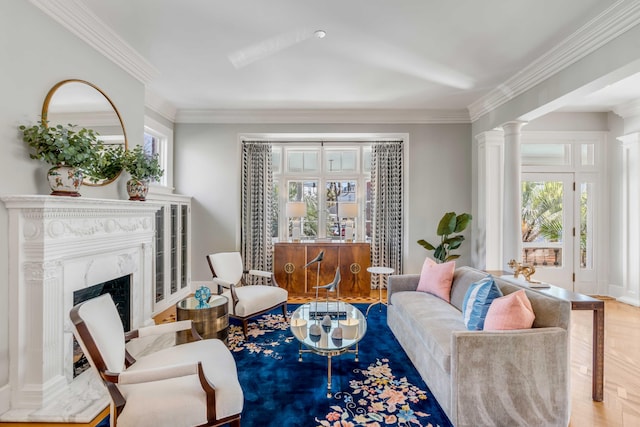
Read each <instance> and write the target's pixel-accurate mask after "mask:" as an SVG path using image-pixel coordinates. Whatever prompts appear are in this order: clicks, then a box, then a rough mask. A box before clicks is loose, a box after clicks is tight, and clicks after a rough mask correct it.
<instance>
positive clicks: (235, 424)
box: [229, 418, 240, 427]
mask: <svg viewBox="0 0 640 427" xmlns="http://www.w3.org/2000/svg"><path fill="white" fill-rule="evenodd" d="M229 425H230V426H231V427H240V418H236V419H235V420H233V421H231V422H230V423H229Z"/></svg>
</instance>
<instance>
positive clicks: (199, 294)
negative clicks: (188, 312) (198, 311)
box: [195, 286, 211, 308]
mask: <svg viewBox="0 0 640 427" xmlns="http://www.w3.org/2000/svg"><path fill="white" fill-rule="evenodd" d="M195 297H196V300H198V306H197V307H196V308H209V304H207V301H209V298H210V297H211V289H209V288H207V287H206V286H200V287H199V288H198V289H197V290H196V294H195Z"/></svg>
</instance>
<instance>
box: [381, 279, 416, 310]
mask: <svg viewBox="0 0 640 427" xmlns="http://www.w3.org/2000/svg"><path fill="white" fill-rule="evenodd" d="M419 281H420V275H419V274H392V275H390V276H389V279H388V280H387V302H388V303H389V304H391V295H392V294H394V293H395V292H407V291H415V290H416V289H418V282H419Z"/></svg>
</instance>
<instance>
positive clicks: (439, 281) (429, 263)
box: [417, 257, 456, 302]
mask: <svg viewBox="0 0 640 427" xmlns="http://www.w3.org/2000/svg"><path fill="white" fill-rule="evenodd" d="M455 269H456V263H455V261H450V262H445V263H443V264H437V263H436V262H435V261H433V260H432V259H431V258H428V257H427V258H426V259H425V260H424V264H422V272H421V273H420V281H419V282H418V289H417V290H418V291H420V292H428V293H430V294H433V295H435V296H437V297H439V298H441V299H443V300H445V301H446V302H449V300H450V298H451V283H452V281H453V273H454V271H455Z"/></svg>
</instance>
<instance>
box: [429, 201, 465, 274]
mask: <svg viewBox="0 0 640 427" xmlns="http://www.w3.org/2000/svg"><path fill="white" fill-rule="evenodd" d="M471 219H472V217H471V215H470V214H468V213H462V214H460V215H456V213H455V212H447V213H446V214H444V216H443V217H442V219H441V220H440V223H439V224H438V230H437V234H438V236H440V244H439V245H438V246H435V245H432V244H431V243H429V242H427V241H426V240H424V239H420V240H418V244H419V245H420V246H422V247H423V248H425V249H427V250H429V251H433V257H434V258H435V259H436V261H437V262H439V263H443V262H447V261H451V260H454V259H457V258H460V255H457V254H451V253H450V252H451V251H452V250H454V249H458V248H459V247H460V245H461V244H462V242H464V236H463V235H461V234H457V235H455V236H452V234H453V233H461V232H462V231H464V229H465V228H467V226H468V225H469V223H470V222H471Z"/></svg>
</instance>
